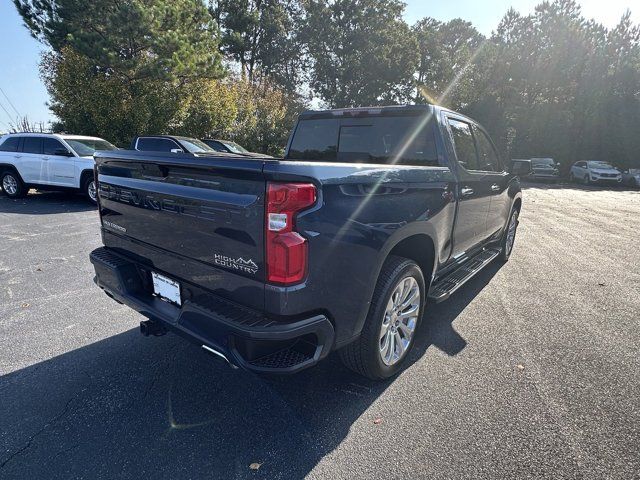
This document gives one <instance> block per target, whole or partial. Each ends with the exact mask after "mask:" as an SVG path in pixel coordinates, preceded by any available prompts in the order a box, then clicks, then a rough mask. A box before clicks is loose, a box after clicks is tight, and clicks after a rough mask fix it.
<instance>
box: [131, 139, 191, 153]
mask: <svg viewBox="0 0 640 480" xmlns="http://www.w3.org/2000/svg"><path fill="white" fill-rule="evenodd" d="M176 148H180V146H179V145H178V144H177V143H176V142H174V141H173V140H170V139H168V138H153V137H140V138H138V141H137V142H136V150H140V151H141V152H170V151H171V150H172V149H176ZM180 150H182V149H180Z"/></svg>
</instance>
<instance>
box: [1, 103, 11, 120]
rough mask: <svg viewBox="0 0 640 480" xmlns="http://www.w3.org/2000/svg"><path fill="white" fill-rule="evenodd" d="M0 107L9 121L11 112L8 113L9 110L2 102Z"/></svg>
mask: <svg viewBox="0 0 640 480" xmlns="http://www.w3.org/2000/svg"><path fill="white" fill-rule="evenodd" d="M0 108H2V110H4V113H6V114H7V117H9V121H11V114H10V113H9V110H7V109H6V108H5V107H4V105H3V104H2V102H0Z"/></svg>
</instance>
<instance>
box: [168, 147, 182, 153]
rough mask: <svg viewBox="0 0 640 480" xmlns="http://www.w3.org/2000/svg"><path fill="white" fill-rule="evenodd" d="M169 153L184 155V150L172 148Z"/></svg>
mask: <svg viewBox="0 0 640 480" xmlns="http://www.w3.org/2000/svg"><path fill="white" fill-rule="evenodd" d="M171 153H184V150H182V149H181V148H172V149H171Z"/></svg>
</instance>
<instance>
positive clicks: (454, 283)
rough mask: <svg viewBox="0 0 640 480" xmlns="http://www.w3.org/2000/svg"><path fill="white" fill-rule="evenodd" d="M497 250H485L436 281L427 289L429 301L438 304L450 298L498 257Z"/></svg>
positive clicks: (498, 250) (498, 252)
mask: <svg viewBox="0 0 640 480" xmlns="http://www.w3.org/2000/svg"><path fill="white" fill-rule="evenodd" d="M500 252H501V250H500V249H499V248H485V249H484V250H482V251H481V252H480V253H478V254H477V255H476V256H474V257H471V258H470V259H469V260H467V261H466V262H464V263H463V264H462V265H460V267H458V269H457V270H454V271H453V272H451V273H449V274H448V275H447V276H446V277H444V278H441V279H439V280H437V281H436V282H435V283H434V284H433V285H431V288H430V289H429V300H432V301H434V302H436V303H440V302H442V301H444V300H446V299H447V298H449V297H450V296H451V294H452V293H453V292H455V291H456V290H458V289H459V288H460V287H461V286H462V285H464V284H465V283H467V282H468V281H469V280H470V279H471V278H473V276H474V275H475V274H476V273H478V272H479V271H480V270H482V269H483V268H484V267H486V266H487V265H488V264H489V263H491V260H493V259H494V258H496V257H497V256H498V255H500Z"/></svg>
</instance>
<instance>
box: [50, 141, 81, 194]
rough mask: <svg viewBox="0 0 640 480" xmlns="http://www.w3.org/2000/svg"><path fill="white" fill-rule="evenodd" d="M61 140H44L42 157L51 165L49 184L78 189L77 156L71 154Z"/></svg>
mask: <svg viewBox="0 0 640 480" xmlns="http://www.w3.org/2000/svg"><path fill="white" fill-rule="evenodd" d="M62 152H69V149H68V148H67V147H65V146H64V145H63V144H62V143H61V142H60V140H58V139H55V138H43V139H42V156H43V158H44V159H45V161H46V162H47V164H48V165H49V171H48V173H49V183H50V184H51V185H60V186H65V187H77V186H78V184H77V182H76V165H75V156H73V154H72V153H70V152H69V154H67V155H60V154H61V153H62Z"/></svg>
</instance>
